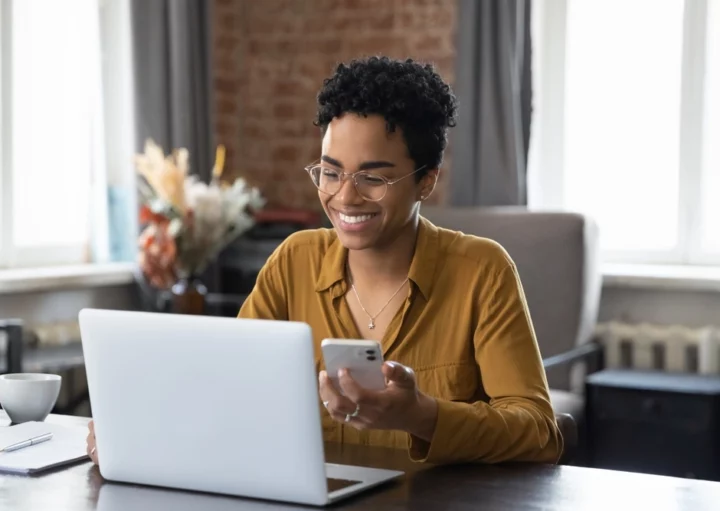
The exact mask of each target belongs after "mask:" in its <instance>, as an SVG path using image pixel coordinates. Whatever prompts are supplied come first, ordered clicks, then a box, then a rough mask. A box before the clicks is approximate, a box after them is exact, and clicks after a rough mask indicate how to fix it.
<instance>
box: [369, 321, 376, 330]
mask: <svg viewBox="0 0 720 511" xmlns="http://www.w3.org/2000/svg"><path fill="white" fill-rule="evenodd" d="M368 328H369V329H370V330H372V329H373V328H375V322H374V321H373V320H372V319H371V320H370V324H369V325H368Z"/></svg>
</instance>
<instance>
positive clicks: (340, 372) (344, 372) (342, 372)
mask: <svg viewBox="0 0 720 511" xmlns="http://www.w3.org/2000/svg"><path fill="white" fill-rule="evenodd" d="M345 375H347V369H345V368H342V369H340V370H339V371H338V376H345Z"/></svg>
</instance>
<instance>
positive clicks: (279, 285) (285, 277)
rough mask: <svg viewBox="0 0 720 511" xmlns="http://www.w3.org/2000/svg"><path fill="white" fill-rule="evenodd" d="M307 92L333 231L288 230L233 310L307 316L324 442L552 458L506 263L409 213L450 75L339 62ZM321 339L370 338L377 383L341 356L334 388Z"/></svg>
mask: <svg viewBox="0 0 720 511" xmlns="http://www.w3.org/2000/svg"><path fill="white" fill-rule="evenodd" d="M318 103H319V109H318V118H317V120H316V124H317V125H318V126H319V127H320V129H321V132H322V135H323V138H322V156H321V159H320V162H318V163H316V164H314V165H310V166H309V167H308V168H307V171H308V173H309V175H310V178H311V179H312V182H313V183H314V184H315V186H316V187H317V189H318V198H319V200H320V202H321V204H322V206H323V208H324V209H325V211H326V213H327V215H328V217H329V218H330V220H331V222H332V224H333V228H332V229H317V230H306V231H301V232H299V233H296V234H294V235H292V236H290V237H289V238H288V239H287V240H286V241H285V242H284V243H283V244H282V245H281V246H280V247H279V248H278V249H277V250H276V251H275V252H274V253H273V254H272V256H271V257H270V258H269V259H268V261H267V262H266V264H265V266H264V267H263V269H262V270H261V271H260V274H259V275H258V278H257V282H256V285H255V287H254V289H253V291H252V293H251V294H250V296H249V297H248V299H247V300H246V301H245V303H244V304H243V307H242V309H241V310H240V313H239V317H240V318H257V319H270V320H281V321H285V320H289V321H300V322H304V323H307V324H309V325H310V327H311V328H312V332H313V337H314V342H315V345H316V365H317V368H318V372H319V389H320V396H319V398H318V404H320V403H322V404H323V405H324V409H322V408H321V410H322V414H323V415H322V421H323V433H324V437H325V439H326V440H328V441H335V442H343V443H359V444H364V445H378V446H391V447H399V448H405V449H408V452H409V455H410V457H411V458H412V459H414V460H418V461H428V462H433V463H450V462H462V461H477V462H487V463H492V462H500V461H507V460H524V461H537V462H551V463H554V462H557V461H558V460H559V458H560V456H561V454H562V449H563V438H562V436H561V434H560V431H559V429H558V425H557V423H556V421H555V417H554V413H553V410H552V407H551V405H550V399H549V395H548V388H547V381H546V378H545V373H544V370H543V366H542V362H541V359H540V353H539V349H538V345H537V342H536V339H535V333H534V331H533V327H532V322H531V320H530V314H529V311H528V310H527V305H526V301H525V297H524V294H523V289H522V286H521V284H520V280H519V277H518V273H517V269H516V267H515V264H514V263H513V261H512V260H511V259H510V257H509V256H508V254H507V252H506V251H505V250H504V249H503V248H502V247H501V246H499V245H498V244H497V243H495V242H493V241H491V240H488V239H483V238H478V237H474V236H468V235H465V234H462V233H460V232H454V231H449V230H446V229H441V228H438V227H435V226H434V225H433V224H432V223H430V222H429V221H428V220H426V219H424V218H422V217H421V216H420V205H421V203H422V201H423V200H424V199H425V198H427V197H428V196H429V195H430V194H431V193H432V191H433V189H434V187H435V183H436V181H437V176H438V172H439V167H440V165H441V163H442V156H443V151H444V149H445V146H446V143H447V139H446V133H447V129H448V128H450V127H452V126H454V125H455V116H456V104H455V97H454V96H453V94H452V92H451V90H450V88H449V87H448V86H447V84H445V82H443V80H442V79H441V78H440V76H438V75H437V74H436V73H435V71H434V70H433V68H432V67H431V66H429V65H421V64H418V63H416V62H413V61H411V60H407V61H395V60H390V59H387V58H370V59H367V60H358V61H353V62H351V63H350V64H349V65H347V66H346V65H341V66H339V67H338V68H337V70H336V72H335V74H334V75H333V76H332V77H331V78H329V79H328V80H326V81H325V83H324V85H323V88H322V90H321V91H320V94H319V96H318ZM326 338H334V339H359V338H365V339H372V340H376V341H379V342H380V345H381V347H382V354H383V358H384V360H386V361H387V362H385V363H384V365H383V369H382V370H383V373H384V376H385V379H386V381H387V386H386V388H384V389H383V390H380V391H377V390H370V389H364V388H362V387H361V386H359V385H358V384H357V383H356V382H355V381H354V380H353V378H352V374H349V373H348V372H347V371H344V370H343V369H341V370H340V374H339V379H338V380H337V381H338V385H339V388H338V387H336V386H334V385H333V383H332V382H331V380H330V379H329V378H328V375H327V374H326V372H325V371H324V370H323V363H322V358H321V355H320V354H321V350H320V345H321V342H322V340H323V339H326ZM279 405H280V406H282V403H280V404H279ZM248 413H253V411H251V410H249V411H248ZM89 445H90V446H92V445H93V444H92V434H91V436H90V444H89ZM90 448H92V447H90ZM94 454H97V453H94Z"/></svg>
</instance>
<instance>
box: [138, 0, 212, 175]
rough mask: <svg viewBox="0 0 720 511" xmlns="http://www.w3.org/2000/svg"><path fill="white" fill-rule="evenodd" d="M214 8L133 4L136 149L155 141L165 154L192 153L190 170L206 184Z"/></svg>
mask: <svg viewBox="0 0 720 511" xmlns="http://www.w3.org/2000/svg"><path fill="white" fill-rule="evenodd" d="M211 4H212V2H210V1H207V0H132V25H133V36H132V37H133V58H134V73H135V105H136V112H135V116H136V131H137V144H138V147H137V150H138V151H142V148H143V146H144V144H145V139H146V138H152V139H153V140H155V142H157V143H158V144H160V145H161V146H162V147H163V148H164V149H165V151H166V152H168V151H170V150H171V149H174V148H178V147H186V148H187V149H188V150H189V151H190V170H191V172H193V173H196V174H198V175H199V176H200V177H201V179H203V180H204V181H208V180H209V178H210V174H211V171H212V165H213V162H214V158H215V155H214V147H213V146H214V143H213V129H212V128H213V123H212V88H211V42H212V41H211V28H210V20H211V14H212V13H211V12H210V9H211Z"/></svg>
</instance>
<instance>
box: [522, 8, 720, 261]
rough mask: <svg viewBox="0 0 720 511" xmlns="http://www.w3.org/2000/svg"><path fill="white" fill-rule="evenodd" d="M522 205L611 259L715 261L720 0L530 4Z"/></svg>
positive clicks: (719, 223) (719, 216)
mask: <svg viewBox="0 0 720 511" xmlns="http://www.w3.org/2000/svg"><path fill="white" fill-rule="evenodd" d="M533 17H534V19H533V44H534V55H533V59H534V62H533V67H534V69H533V71H534V75H535V76H534V81H535V83H534V88H535V105H534V106H535V109H534V114H533V115H534V120H533V134H532V140H531V154H530V159H529V170H528V172H529V203H530V207H531V208H535V209H563V210H571V211H578V212H582V213H586V214H588V215H590V216H591V217H593V218H594V219H595V220H596V221H597V223H598V224H599V227H600V233H601V246H602V250H603V254H604V258H605V260H606V261H620V262H640V263H666V264H696V263H712V264H717V263H720V200H718V199H719V198H720V144H719V143H718V140H720V0H686V1H683V0H560V1H556V0H544V1H538V2H536V3H535V4H534V11H533Z"/></svg>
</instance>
